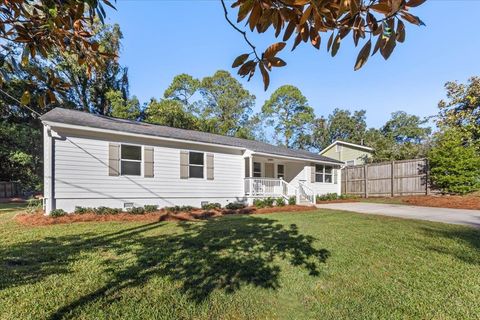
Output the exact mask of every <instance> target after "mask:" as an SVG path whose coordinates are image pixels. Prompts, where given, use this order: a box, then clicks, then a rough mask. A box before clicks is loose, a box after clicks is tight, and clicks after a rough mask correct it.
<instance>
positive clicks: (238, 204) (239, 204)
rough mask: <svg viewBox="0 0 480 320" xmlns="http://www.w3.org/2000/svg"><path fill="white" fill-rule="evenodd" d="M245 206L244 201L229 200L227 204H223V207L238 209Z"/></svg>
mask: <svg viewBox="0 0 480 320" xmlns="http://www.w3.org/2000/svg"><path fill="white" fill-rule="evenodd" d="M245 207H246V206H245V203H243V202H230V203H227V205H226V206H225V209H228V210H240V209H244V208H245Z"/></svg>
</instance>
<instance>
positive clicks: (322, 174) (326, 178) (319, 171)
mask: <svg viewBox="0 0 480 320" xmlns="http://www.w3.org/2000/svg"><path fill="white" fill-rule="evenodd" d="M315 182H324V183H332V182H333V168H332V167H331V166H324V165H321V164H317V165H315Z"/></svg>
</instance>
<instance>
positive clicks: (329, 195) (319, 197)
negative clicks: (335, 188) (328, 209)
mask: <svg viewBox="0 0 480 320" xmlns="http://www.w3.org/2000/svg"><path fill="white" fill-rule="evenodd" d="M337 199H339V196H338V194H336V193H327V194H322V195H317V201H331V200H337Z"/></svg>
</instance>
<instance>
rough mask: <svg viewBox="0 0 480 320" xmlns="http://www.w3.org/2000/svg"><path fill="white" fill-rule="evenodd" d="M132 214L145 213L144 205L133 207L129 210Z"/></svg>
mask: <svg viewBox="0 0 480 320" xmlns="http://www.w3.org/2000/svg"><path fill="white" fill-rule="evenodd" d="M127 212H128V213H130V214H144V213H145V209H144V208H143V207H132V208H129V209H128V210H127Z"/></svg>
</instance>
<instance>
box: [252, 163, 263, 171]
mask: <svg viewBox="0 0 480 320" xmlns="http://www.w3.org/2000/svg"><path fill="white" fill-rule="evenodd" d="M253 171H254V172H262V164H261V163H260V162H254V163H253Z"/></svg>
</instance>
